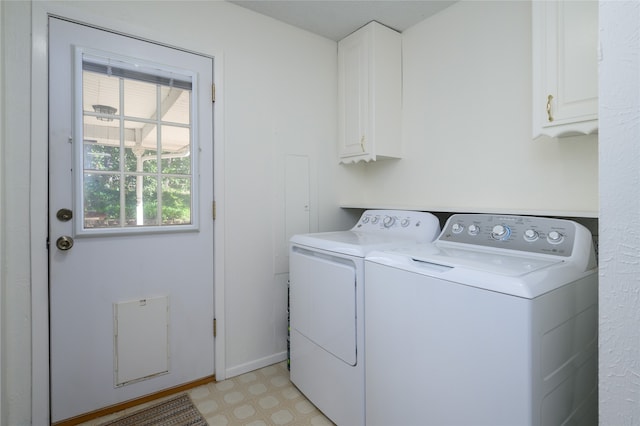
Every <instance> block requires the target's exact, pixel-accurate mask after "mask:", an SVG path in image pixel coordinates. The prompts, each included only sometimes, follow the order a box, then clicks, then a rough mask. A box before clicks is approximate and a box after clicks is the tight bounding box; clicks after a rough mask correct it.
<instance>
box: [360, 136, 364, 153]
mask: <svg viewBox="0 0 640 426" xmlns="http://www.w3.org/2000/svg"><path fill="white" fill-rule="evenodd" d="M360 149H362V152H364V136H362V137H361V138H360Z"/></svg>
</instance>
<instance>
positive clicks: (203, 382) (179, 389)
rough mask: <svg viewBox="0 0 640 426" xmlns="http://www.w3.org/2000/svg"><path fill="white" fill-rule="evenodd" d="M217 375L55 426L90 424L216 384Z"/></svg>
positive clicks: (58, 423)
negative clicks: (162, 399)
mask: <svg viewBox="0 0 640 426" xmlns="http://www.w3.org/2000/svg"><path fill="white" fill-rule="evenodd" d="M215 381H216V376H215V374H214V375H212V376H207V377H203V378H202V379H198V380H194V381H193V382H189V383H185V384H182V385H178V386H174V387H172V388H168V389H164V390H161V391H158V392H155V393H152V394H149V395H145V396H141V397H140V398H135V399H131V400H129V401H125V402H121V403H119V404H115V405H111V406H109V407H105V408H101V409H99V410H96V411H92V412H90V413H86V414H81V415H79V416H76V417H72V418H70V419H66V420H61V421H59V422H56V423H53V426H75V425H78V424H80V423H84V422H88V421H89V420H94V419H97V418H99V417H102V416H106V415H109V414H112V413H116V412H118V411H122V410H126V409H127V408H131V407H135V406H136V405H140V404H144V403H147V402H150V401H154V400H156V399H160V398H164V397H165V396H169V395H173V394H175V393H179V392H184V391H186V390H189V389H193V388H196V387H198V386H202V385H206V384H207V383H211V382H215Z"/></svg>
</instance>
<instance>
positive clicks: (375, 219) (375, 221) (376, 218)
mask: <svg viewBox="0 0 640 426" xmlns="http://www.w3.org/2000/svg"><path fill="white" fill-rule="evenodd" d="M379 220H380V216H374V217H373V218H372V219H371V223H373V224H374V225H375V224H376V223H378V221H379Z"/></svg>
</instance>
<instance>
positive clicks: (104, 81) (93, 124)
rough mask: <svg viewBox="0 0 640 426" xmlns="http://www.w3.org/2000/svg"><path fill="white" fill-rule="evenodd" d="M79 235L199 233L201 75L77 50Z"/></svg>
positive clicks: (77, 203) (100, 53)
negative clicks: (198, 81) (197, 118)
mask: <svg viewBox="0 0 640 426" xmlns="http://www.w3.org/2000/svg"><path fill="white" fill-rule="evenodd" d="M76 59H77V63H76V71H77V75H80V76H81V78H80V79H79V81H77V82H76V87H77V88H79V89H80V90H79V93H80V96H77V97H76V104H77V105H78V107H77V109H76V113H77V114H76V117H78V122H79V123H81V126H80V129H76V134H79V135H81V137H80V139H79V140H80V141H81V143H77V144H76V150H77V151H76V166H77V170H82V172H81V173H77V174H76V188H77V190H76V211H77V212H79V213H80V214H77V215H76V216H77V218H76V219H75V220H76V233H77V234H92V235H95V234H112V233H116V234H119V233H122V232H134V233H138V232H157V231H162V232H164V231H186V230H194V229H197V227H198V217H197V214H196V213H197V201H198V200H197V197H196V196H195V194H197V179H195V178H194V176H197V170H196V168H197V161H196V154H197V150H195V149H194V146H195V142H194V139H195V134H196V133H195V131H194V129H195V124H196V123H195V114H194V113H193V111H194V105H195V104H196V103H195V94H196V90H194V89H195V88H194V86H195V83H196V81H195V80H196V79H195V76H194V75H193V74H191V73H189V72H184V71H182V70H179V71H177V70H175V69H172V68H170V67H165V66H159V65H157V64H141V63H140V61H137V60H136V61H135V62H134V61H133V60H127V59H126V58H122V57H116V55H111V54H106V53H103V52H95V51H92V52H87V51H85V50H83V49H81V48H78V49H77V55H76Z"/></svg>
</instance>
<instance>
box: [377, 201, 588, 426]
mask: <svg viewBox="0 0 640 426" xmlns="http://www.w3.org/2000/svg"><path fill="white" fill-rule="evenodd" d="M365 274H366V276H367V286H366V289H365V330H366V333H365V342H366V353H367V362H366V419H367V425H368V426H378V425H380V426H382V425H384V426H388V425H404V426H410V425H424V426H436V425H437V426H446V425H455V426H465V425H466V426H482V425H487V426H499V425H505V426H519V425H524V426H533V425H536V426H548V425H561V424H579V425H597V421H598V416H597V407H598V400H597V383H598V356H597V354H598V352H597V343H598V342H597V330H598V289H597V268H596V258H595V253H594V247H593V241H592V236H591V233H590V232H589V231H588V230H587V229H586V228H585V227H583V226H582V225H580V224H578V223H575V222H573V221H568V220H561V219H551V218H538V217H523V216H509V215H480V214H462V215H453V216H451V217H450V218H449V219H448V221H447V223H446V224H445V227H444V229H443V230H442V233H441V234H440V236H439V237H438V239H437V240H436V241H435V242H434V243H433V244H422V245H419V246H414V247H411V248H408V249H397V250H389V251H376V252H373V253H370V254H369V255H368V256H367V259H366V261H365Z"/></svg>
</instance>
